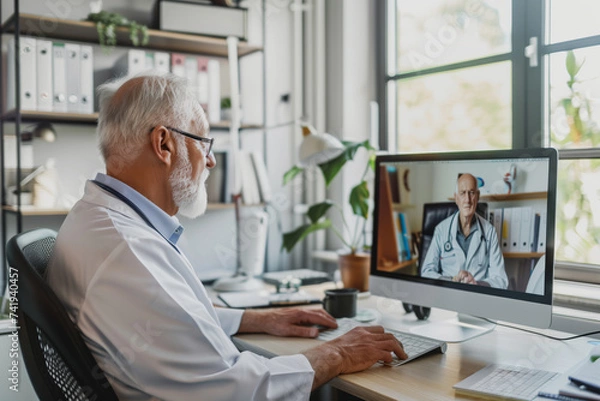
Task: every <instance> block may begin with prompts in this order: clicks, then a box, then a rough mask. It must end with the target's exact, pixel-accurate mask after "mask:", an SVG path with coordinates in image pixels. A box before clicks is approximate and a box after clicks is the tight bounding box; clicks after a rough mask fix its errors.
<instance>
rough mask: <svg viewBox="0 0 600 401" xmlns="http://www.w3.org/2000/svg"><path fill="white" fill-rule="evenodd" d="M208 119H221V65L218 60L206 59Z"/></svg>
mask: <svg viewBox="0 0 600 401" xmlns="http://www.w3.org/2000/svg"><path fill="white" fill-rule="evenodd" d="M208 121H209V122H211V123H216V122H219V121H221V66H220V64H219V61H218V60H209V61H208Z"/></svg>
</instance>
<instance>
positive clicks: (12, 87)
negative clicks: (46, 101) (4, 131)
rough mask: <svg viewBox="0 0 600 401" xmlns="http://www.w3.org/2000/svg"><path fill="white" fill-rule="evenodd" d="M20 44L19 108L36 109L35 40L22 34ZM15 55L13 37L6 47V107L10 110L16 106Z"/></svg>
mask: <svg viewBox="0 0 600 401" xmlns="http://www.w3.org/2000/svg"><path fill="white" fill-rule="evenodd" d="M19 46H20V56H19V57H20V59H19V62H20V78H21V79H20V81H19V82H20V86H21V87H20V94H19V98H20V99H21V110H36V108H37V79H36V78H37V71H36V62H35V61H36V40H35V39H34V38H29V37H25V36H22V37H21V38H20V41H19ZM16 55H17V51H16V43H15V38H14V37H12V38H11V39H10V41H9V42H8V49H7V60H6V61H7V64H8V65H7V74H8V79H7V88H6V89H7V91H6V92H7V96H6V109H7V110H12V109H14V108H16V107H17V98H16V82H17V75H16V73H15V57H16Z"/></svg>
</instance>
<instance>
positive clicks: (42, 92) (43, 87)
mask: <svg viewBox="0 0 600 401" xmlns="http://www.w3.org/2000/svg"><path fill="white" fill-rule="evenodd" d="M36 46H37V48H36V51H37V56H36V61H37V68H36V70H37V77H36V80H37V109H38V110H40V111H52V42H51V41H49V40H42V39H38V40H37V43H36Z"/></svg>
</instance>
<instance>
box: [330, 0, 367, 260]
mask: <svg viewBox="0 0 600 401" xmlns="http://www.w3.org/2000/svg"><path fill="white" fill-rule="evenodd" d="M375 3H376V2H374V1H369V0H353V1H343V0H329V1H327V111H328V116H327V132H329V133H331V134H333V135H335V136H337V137H339V138H342V139H345V140H351V141H362V140H365V139H369V138H370V119H369V111H370V102H371V101H375V100H377V96H376V75H375V74H376V71H375V46H374V43H375V27H376V21H375V5H376V4H375ZM365 156H366V152H364V151H363V150H361V151H359V152H358V153H357V156H356V159H355V161H354V162H353V163H351V164H350V165H349V166H348V167H345V168H344V170H343V171H342V173H341V179H340V178H336V180H335V181H334V182H333V183H332V184H331V186H330V190H329V192H328V196H329V197H330V198H332V199H334V200H335V201H336V202H338V203H339V204H341V205H343V207H344V213H345V215H346V216H352V214H351V213H352V212H351V209H350V207H349V205H348V196H349V193H350V189H351V188H352V187H353V186H355V185H357V184H358V179H357V177H360V176H361V175H362V173H363V170H364V167H365V163H366V158H365ZM371 190H373V188H372V187H371ZM347 218H348V217H347ZM332 219H333V220H334V224H336V226H338V227H341V223H340V220H339V219H337V218H335V217H334V216H332ZM348 223H349V225H350V226H351V227H353V226H354V221H353V219H352V218H349V220H348ZM340 247H341V244H340V241H339V240H338V239H337V238H336V237H335V236H334V235H333V234H332V233H329V236H328V244H327V248H328V249H337V248H340Z"/></svg>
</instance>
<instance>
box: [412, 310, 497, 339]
mask: <svg viewBox="0 0 600 401" xmlns="http://www.w3.org/2000/svg"><path fill="white" fill-rule="evenodd" d="M495 327H496V323H493V322H491V321H489V320H486V319H482V318H479V317H475V316H471V315H464V314H461V313H459V314H458V315H457V316H456V317H454V318H452V319H448V320H439V321H428V322H427V324H424V325H422V326H418V327H413V328H411V330H410V331H411V332H413V333H415V334H418V335H420V336H423V337H429V338H435V339H436V340H440V341H446V342H449V343H459V342H462V341H466V340H470V339H471V338H474V337H477V336H480V335H482V334H485V333H488V332H490V331H492V330H493V329H494V328H495Z"/></svg>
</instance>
